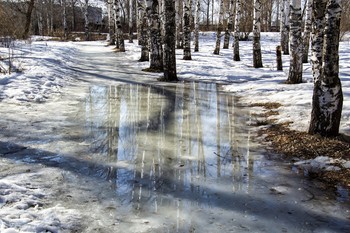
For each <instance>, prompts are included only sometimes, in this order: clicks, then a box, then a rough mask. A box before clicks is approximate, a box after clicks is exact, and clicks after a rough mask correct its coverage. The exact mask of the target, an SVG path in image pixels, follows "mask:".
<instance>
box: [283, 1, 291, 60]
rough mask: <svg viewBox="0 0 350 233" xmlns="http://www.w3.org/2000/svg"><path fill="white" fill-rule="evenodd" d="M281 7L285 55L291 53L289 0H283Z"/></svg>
mask: <svg viewBox="0 0 350 233" xmlns="http://www.w3.org/2000/svg"><path fill="white" fill-rule="evenodd" d="M282 1H283V2H282V7H281V46H282V51H283V54H284V55H288V54H289V30H290V27H289V12H290V5H289V0H282Z"/></svg>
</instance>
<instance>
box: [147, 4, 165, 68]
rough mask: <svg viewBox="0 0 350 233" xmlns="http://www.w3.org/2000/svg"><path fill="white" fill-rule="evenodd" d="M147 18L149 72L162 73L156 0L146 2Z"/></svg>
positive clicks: (161, 52) (161, 53)
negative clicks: (149, 53)
mask: <svg viewBox="0 0 350 233" xmlns="http://www.w3.org/2000/svg"><path fill="white" fill-rule="evenodd" d="M146 4H147V7H146V12H147V16H148V30H149V39H150V52H151V55H150V57H151V59H150V67H149V70H151V71H163V51H162V44H161V33H160V29H161V25H160V20H159V13H158V8H159V2H158V0H146Z"/></svg>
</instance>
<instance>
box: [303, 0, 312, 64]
mask: <svg viewBox="0 0 350 233" xmlns="http://www.w3.org/2000/svg"><path fill="white" fill-rule="evenodd" d="M312 2H313V0H307V5H306V17H305V27H304V35H303V46H304V49H303V63H308V62H309V49H310V35H311V29H312V28H311V25H312V20H311V19H312Z"/></svg>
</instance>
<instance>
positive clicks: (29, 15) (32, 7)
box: [22, 0, 35, 39]
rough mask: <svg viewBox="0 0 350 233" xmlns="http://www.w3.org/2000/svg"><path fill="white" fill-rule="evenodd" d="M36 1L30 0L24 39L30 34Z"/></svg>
mask: <svg viewBox="0 0 350 233" xmlns="http://www.w3.org/2000/svg"><path fill="white" fill-rule="evenodd" d="M34 3H35V0H30V1H29V5H28V9H27V12H26V23H25V26H24V32H23V35H22V38H23V39H27V38H28V36H29V30H30V23H31V21H32V12H33V9H34Z"/></svg>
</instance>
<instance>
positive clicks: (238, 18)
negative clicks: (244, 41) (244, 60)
mask: <svg viewBox="0 0 350 233" xmlns="http://www.w3.org/2000/svg"><path fill="white" fill-rule="evenodd" d="M240 22H241V0H236V18H235V33H234V45H233V60H234V61H240V60H241V58H240V55H239V33H240V30H239V26H240Z"/></svg>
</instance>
